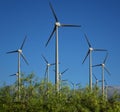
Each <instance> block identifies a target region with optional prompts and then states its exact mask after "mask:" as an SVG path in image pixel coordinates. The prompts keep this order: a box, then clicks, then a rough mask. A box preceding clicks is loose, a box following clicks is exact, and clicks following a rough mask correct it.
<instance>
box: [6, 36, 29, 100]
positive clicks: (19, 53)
mask: <svg viewBox="0 0 120 112" xmlns="http://www.w3.org/2000/svg"><path fill="white" fill-rule="evenodd" d="M26 38H27V36H25V38H24V40H23V43H22V45H21V47H20V48H19V49H17V50H14V51H10V52H7V54H11V53H18V94H19V95H18V96H19V98H18V99H20V83H21V81H20V56H22V58H23V60H24V61H25V63H26V64H27V65H28V62H27V60H26V58H25V56H24V54H23V52H22V49H23V46H24V44H25V41H26Z"/></svg>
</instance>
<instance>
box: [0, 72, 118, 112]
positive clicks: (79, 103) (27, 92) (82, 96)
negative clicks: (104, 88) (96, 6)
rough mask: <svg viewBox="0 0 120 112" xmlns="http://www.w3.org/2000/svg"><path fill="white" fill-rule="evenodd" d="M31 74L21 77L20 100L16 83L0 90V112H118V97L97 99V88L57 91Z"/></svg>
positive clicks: (68, 88)
mask: <svg viewBox="0 0 120 112" xmlns="http://www.w3.org/2000/svg"><path fill="white" fill-rule="evenodd" d="M37 79H38V78H35V75H34V73H31V74H29V75H28V76H25V75H24V74H22V77H21V85H20V88H21V91H20V99H18V91H17V82H16V83H15V84H13V85H10V86H6V85H3V86H2V87H1V88H0V112H120V100H119V99H120V96H119V95H117V94H114V95H113V97H111V98H110V99H105V98H103V97H102V96H100V90H99V88H98V87H94V88H93V91H90V89H89V87H86V88H84V89H82V88H79V89H76V90H71V89H70V87H69V86H67V85H65V86H62V88H61V89H60V91H59V92H57V91H55V85H54V84H52V83H46V81H45V80H37Z"/></svg>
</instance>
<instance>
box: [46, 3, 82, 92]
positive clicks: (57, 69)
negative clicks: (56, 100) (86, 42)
mask: <svg viewBox="0 0 120 112" xmlns="http://www.w3.org/2000/svg"><path fill="white" fill-rule="evenodd" d="M49 5H50V8H51V10H52V13H53V16H54V18H55V25H54V28H53V31H52V33H51V35H50V37H49V39H48V41H47V43H46V46H47V45H48V43H49V41H50V40H51V38H52V36H53V34H54V33H56V40H55V84H56V90H57V91H59V65H58V62H59V58H58V54H59V53H58V52H59V51H58V28H59V27H80V25H71V24H61V23H60V22H59V21H58V18H57V16H56V14H55V11H54V9H53V7H52V4H51V3H50V2H49Z"/></svg>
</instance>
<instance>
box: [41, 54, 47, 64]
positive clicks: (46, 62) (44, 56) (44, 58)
mask: <svg viewBox="0 0 120 112" xmlns="http://www.w3.org/2000/svg"><path fill="white" fill-rule="evenodd" d="M42 57H43V59H44V61H45V62H46V63H47V64H48V61H47V59H46V58H45V56H44V55H42Z"/></svg>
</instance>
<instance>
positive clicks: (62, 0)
mask: <svg viewBox="0 0 120 112" xmlns="http://www.w3.org/2000/svg"><path fill="white" fill-rule="evenodd" d="M50 2H51V3H52V6H53V8H54V10H55V12H56V15H57V17H58V19H59V21H60V22H61V23H66V24H67V23H68V24H77V25H82V27H81V28H60V29H59V61H60V72H62V71H64V70H65V69H66V68H69V70H68V71H67V72H66V73H65V74H64V75H63V76H62V79H67V80H69V81H72V82H74V83H81V85H82V86H84V85H86V84H88V76H89V70H88V62H89V60H88V58H87V60H86V61H85V63H84V64H83V65H82V61H83V59H84V57H85V55H86V53H87V50H88V45H87V42H86V40H85V37H84V33H86V34H87V36H88V38H89V41H90V43H91V44H92V46H93V48H104V49H107V50H108V52H109V56H108V59H107V61H106V67H107V68H108V70H109V71H110V72H111V74H112V75H111V76H109V75H108V74H107V73H106V72H105V79H106V80H107V82H108V85H120V51H119V48H120V1H119V0H109V1H108V0H50ZM54 22H55V19H54V17H53V14H52V11H51V9H50V7H49V2H48V0H0V84H1V83H3V82H4V81H5V82H6V83H7V84H12V83H14V82H15V80H16V77H9V75H11V74H14V73H16V72H17V54H6V52H8V51H11V50H16V49H18V48H19V47H20V46H21V43H22V41H23V39H24V37H25V35H27V40H26V43H25V45H24V48H23V53H24V55H25V56H26V58H27V60H28V62H29V66H27V65H26V63H25V62H24V61H23V59H21V71H22V72H23V73H25V74H26V75H27V74H29V73H31V72H34V73H35V74H36V76H38V77H39V78H40V79H42V78H43V77H44V73H45V67H46V65H45V62H44V60H43V59H42V57H41V54H44V56H45V57H46V58H47V60H48V61H49V62H50V63H53V62H54V54H55V52H54V51H55V44H54V43H55V37H53V38H52V39H51V41H50V43H49V45H48V46H47V48H45V43H46V42H47V39H48V37H49V35H50V33H51V32H52V30H53V27H54ZM83 32H84V33H83ZM105 55H106V53H105V52H93V64H99V63H101V62H102V61H103V60H104V57H105ZM53 70H54V67H51V68H50V80H51V81H52V82H53V83H54V71H53ZM93 72H94V74H95V75H96V77H97V78H98V79H101V68H100V67H98V68H93ZM93 82H95V79H94V78H93Z"/></svg>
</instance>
